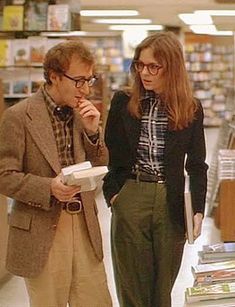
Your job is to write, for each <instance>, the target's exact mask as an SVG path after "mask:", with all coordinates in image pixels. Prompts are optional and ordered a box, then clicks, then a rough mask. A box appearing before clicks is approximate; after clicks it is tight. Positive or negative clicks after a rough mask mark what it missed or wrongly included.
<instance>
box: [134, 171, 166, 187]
mask: <svg viewBox="0 0 235 307" xmlns="http://www.w3.org/2000/svg"><path fill="white" fill-rule="evenodd" d="M129 178H130V179H135V180H136V181H137V182H138V181H143V182H156V183H160V184H164V183H165V182H166V178H165V176H164V175H163V174H160V173H159V174H157V175H152V174H148V173H143V172H139V173H136V174H133V173H132V174H130V176H129Z"/></svg>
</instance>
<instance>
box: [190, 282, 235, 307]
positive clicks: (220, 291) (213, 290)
mask: <svg viewBox="0 0 235 307" xmlns="http://www.w3.org/2000/svg"><path fill="white" fill-rule="evenodd" d="M185 297H186V301H187V302H188V303H190V302H191V303H193V302H198V301H206V300H210V299H222V298H225V297H227V298H229V297H235V283H233V282H231V283H229V282H228V283H218V284H213V285H206V286H196V287H190V288H186V291H185Z"/></svg>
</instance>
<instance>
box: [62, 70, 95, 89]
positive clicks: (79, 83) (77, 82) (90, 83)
mask: <svg viewBox="0 0 235 307" xmlns="http://www.w3.org/2000/svg"><path fill="white" fill-rule="evenodd" d="M63 76H64V77H66V78H68V79H69V80H72V81H74V82H75V87H76V88H80V87H82V86H83V85H84V84H85V82H87V85H88V86H89V87H91V86H93V85H94V83H95V81H96V80H97V76H92V77H90V78H84V77H80V78H78V79H74V78H72V77H70V76H68V75H66V74H65V73H64V74H63Z"/></svg>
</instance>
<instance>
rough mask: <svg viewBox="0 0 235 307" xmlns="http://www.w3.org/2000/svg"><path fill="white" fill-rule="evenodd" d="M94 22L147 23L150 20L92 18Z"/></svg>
mask: <svg viewBox="0 0 235 307" xmlns="http://www.w3.org/2000/svg"><path fill="white" fill-rule="evenodd" d="M93 22H95V23H103V24H149V23H151V22H152V20H151V19H141V18H139V19H137V18H135V19H134V18H133V19H124V18H119V19H113V18H111V19H104V18H102V19H94V21H93Z"/></svg>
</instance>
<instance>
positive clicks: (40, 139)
mask: <svg viewBox="0 0 235 307" xmlns="http://www.w3.org/2000/svg"><path fill="white" fill-rule="evenodd" d="M26 126H27V128H28V131H29V133H30V134H31V136H32V138H33V140H34V141H35V143H36V144H37V146H38V148H39V150H40V151H41V153H42V154H43V156H44V157H45V159H46V160H47V161H48V163H49V164H50V166H51V167H52V169H53V170H54V171H55V173H56V174H59V173H60V170H61V167H60V163H59V156H58V152H57V146H56V140H55V137H54V133H53V129H52V125H51V121H50V117H49V114H48V111H47V107H46V105H45V102H44V99H43V95H42V92H41V91H39V92H38V93H37V94H35V96H33V97H30V98H29V105H28V109H27V116H26Z"/></svg>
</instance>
